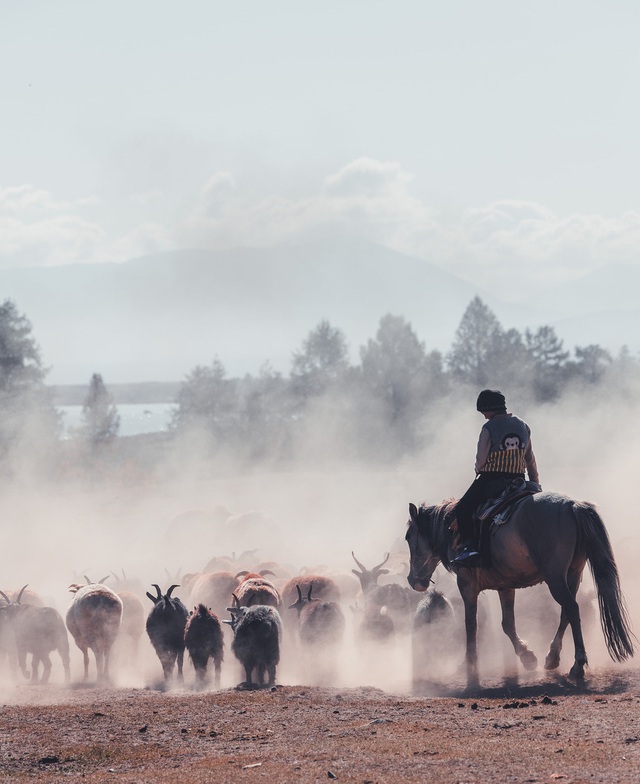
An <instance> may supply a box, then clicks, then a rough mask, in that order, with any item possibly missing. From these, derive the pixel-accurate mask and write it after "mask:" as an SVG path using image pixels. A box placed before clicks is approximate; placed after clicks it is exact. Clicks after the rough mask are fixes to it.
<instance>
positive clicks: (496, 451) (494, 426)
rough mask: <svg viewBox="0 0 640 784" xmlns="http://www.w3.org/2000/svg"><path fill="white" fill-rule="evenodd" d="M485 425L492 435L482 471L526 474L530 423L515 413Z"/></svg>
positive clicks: (495, 418)
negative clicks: (526, 452) (526, 453)
mask: <svg viewBox="0 0 640 784" xmlns="http://www.w3.org/2000/svg"><path fill="white" fill-rule="evenodd" d="M484 427H485V428H486V429H487V430H488V431H489V435H490V437H491V448H490V451H489V457H488V458H487V462H486V463H485V464H484V466H483V467H482V468H481V469H480V472H481V473H483V474H484V473H495V472H500V473H504V474H524V472H525V471H526V468H527V464H526V461H525V457H524V455H525V450H526V448H527V446H528V445H529V439H530V437H531V431H530V430H529V425H527V423H526V422H523V420H522V419H520V418H519V417H517V416H514V415H513V414H507V415H506V416H498V417H494V418H493V419H490V420H489V421H488V422H487V423H486V424H485V425H484Z"/></svg>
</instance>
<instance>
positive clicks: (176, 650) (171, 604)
mask: <svg viewBox="0 0 640 784" xmlns="http://www.w3.org/2000/svg"><path fill="white" fill-rule="evenodd" d="M152 585H153V587H154V588H155V589H156V592H157V596H153V594H150V593H149V591H147V596H148V597H149V599H151V601H152V602H153V605H154V606H153V609H152V610H151V612H150V613H149V615H148V616H147V623H146V628H147V634H148V635H149V639H150V640H151V644H152V645H153V647H154V649H155V652H156V653H157V654H158V658H159V659H160V664H162V671H163V672H164V679H165V681H169V680H171V678H172V676H173V668H174V667H175V665H176V662H177V664H178V680H180V681H182V680H183V675H182V663H183V660H184V629H185V626H186V624H187V618H188V616H189V612H188V610H187V608H186V607H185V606H184V604H183V603H182V602H181V601H180V599H178V597H177V596H176V597H175V598H171V593H172V592H173V589H174V588H179V587H180V586H178V585H172V586H170V588H169V590H168V591H167V592H166V593H165V594H164V595H163V594H162V591H161V590H160V586H159V585H156V584H155V583H152Z"/></svg>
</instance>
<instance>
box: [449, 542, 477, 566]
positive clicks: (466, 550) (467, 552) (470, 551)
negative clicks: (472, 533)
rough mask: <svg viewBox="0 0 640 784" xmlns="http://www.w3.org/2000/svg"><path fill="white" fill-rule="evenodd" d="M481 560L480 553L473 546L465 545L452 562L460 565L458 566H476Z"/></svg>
mask: <svg viewBox="0 0 640 784" xmlns="http://www.w3.org/2000/svg"><path fill="white" fill-rule="evenodd" d="M479 558H480V553H479V552H478V551H477V550H476V548H475V547H474V546H473V545H465V546H464V547H463V548H462V549H461V550H460V551H459V552H458V553H456V555H455V556H454V557H453V558H452V560H451V562H452V563H454V564H458V566H475V565H476V563H477V561H478V559H479Z"/></svg>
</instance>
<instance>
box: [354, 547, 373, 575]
mask: <svg viewBox="0 0 640 784" xmlns="http://www.w3.org/2000/svg"><path fill="white" fill-rule="evenodd" d="M351 557H352V558H353V560H354V561H355V562H356V564H357V565H358V567H359V568H360V569H361V570H362V571H363V572H368V571H369V570H368V569H367V567H366V566H363V565H362V564H361V563H360V561H359V560H358V559H357V558H356V557H355V555H354V553H353V550H352V551H351Z"/></svg>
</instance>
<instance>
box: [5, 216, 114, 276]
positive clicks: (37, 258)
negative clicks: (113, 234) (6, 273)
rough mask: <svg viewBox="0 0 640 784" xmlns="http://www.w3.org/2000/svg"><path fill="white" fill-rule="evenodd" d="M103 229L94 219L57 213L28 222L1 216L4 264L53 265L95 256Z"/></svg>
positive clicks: (84, 259) (21, 265) (7, 265)
mask: <svg viewBox="0 0 640 784" xmlns="http://www.w3.org/2000/svg"><path fill="white" fill-rule="evenodd" d="M103 242H104V232H103V230H102V229H101V227H100V226H98V225H97V224H95V223H89V222H87V221H83V220H82V219H81V218H79V217H77V216H74V215H60V216H57V217H55V218H51V219H47V220H39V221H34V222H31V223H28V222H26V221H23V220H18V219H16V218H7V217H3V216H0V258H1V259H2V266H3V267H23V266H24V267H28V266H33V267H37V266H55V265H59V264H72V263H75V262H80V263H83V262H87V261H92V260H94V259H96V258H97V257H98V255H99V251H100V248H101V246H102V245H103Z"/></svg>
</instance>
